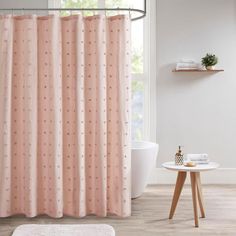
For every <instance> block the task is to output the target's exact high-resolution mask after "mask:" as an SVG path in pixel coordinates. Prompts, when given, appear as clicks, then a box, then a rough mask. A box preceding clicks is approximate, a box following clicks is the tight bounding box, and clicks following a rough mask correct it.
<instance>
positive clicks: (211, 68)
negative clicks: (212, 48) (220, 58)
mask: <svg viewBox="0 0 236 236" xmlns="http://www.w3.org/2000/svg"><path fill="white" fill-rule="evenodd" d="M206 69H207V70H214V69H215V66H207V67H206Z"/></svg>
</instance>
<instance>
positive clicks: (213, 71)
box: [172, 69, 224, 73]
mask: <svg viewBox="0 0 236 236" xmlns="http://www.w3.org/2000/svg"><path fill="white" fill-rule="evenodd" d="M223 71H224V70H222V69H215V70H197V69H189V70H176V69H174V70H172V72H208V73H217V72H223Z"/></svg>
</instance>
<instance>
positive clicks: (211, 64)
mask: <svg viewBox="0 0 236 236" xmlns="http://www.w3.org/2000/svg"><path fill="white" fill-rule="evenodd" d="M217 63H218V58H217V57H216V55H214V54H209V53H207V54H206V56H205V57H203V58H202V65H203V66H205V67H206V69H207V70H214V69H215V65H216V64H217Z"/></svg>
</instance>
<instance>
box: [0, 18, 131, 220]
mask: <svg viewBox="0 0 236 236" xmlns="http://www.w3.org/2000/svg"><path fill="white" fill-rule="evenodd" d="M0 91H1V96H0V217H6V216H10V215H14V214H24V215H26V216H28V217H33V216H36V215H39V214H47V215H50V216H52V217H62V216H63V215H71V216H76V217H82V216H85V215H89V214H95V215H99V216H106V215H108V214H115V215H119V216H122V217H125V216H129V215H130V210H131V209H130V130H129V127H130V19H129V17H128V16H124V15H118V16H113V17H105V16H103V15H99V16H92V17H82V16H80V15H74V16H70V17H62V18H60V17H57V16H44V17H36V16H34V15H31V16H14V17H13V16H10V15H9V16H0Z"/></svg>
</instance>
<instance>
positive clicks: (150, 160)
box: [131, 141, 159, 198]
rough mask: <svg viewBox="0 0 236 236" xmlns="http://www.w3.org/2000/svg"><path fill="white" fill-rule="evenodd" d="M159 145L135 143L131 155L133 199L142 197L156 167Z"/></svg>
mask: <svg viewBox="0 0 236 236" xmlns="http://www.w3.org/2000/svg"><path fill="white" fill-rule="evenodd" d="M158 151H159V145H158V144H156V143H151V142H144V141H142V142H133V143H132V154H131V169H132V191H131V198H137V197H140V196H141V194H142V193H143V192H144V189H145V187H146V186H147V183H148V178H149V176H150V174H151V172H152V170H153V168H154V167H155V166H156V159H157V154H158Z"/></svg>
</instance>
